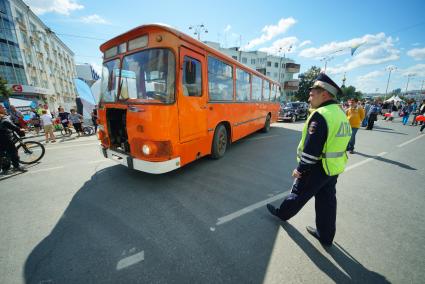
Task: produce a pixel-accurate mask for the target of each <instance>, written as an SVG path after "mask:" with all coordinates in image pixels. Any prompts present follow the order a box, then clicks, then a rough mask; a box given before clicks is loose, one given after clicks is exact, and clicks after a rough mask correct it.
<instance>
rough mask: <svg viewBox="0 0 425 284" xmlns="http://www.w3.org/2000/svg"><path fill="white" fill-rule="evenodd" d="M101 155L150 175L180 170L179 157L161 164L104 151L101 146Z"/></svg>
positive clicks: (108, 150) (109, 150)
mask: <svg viewBox="0 0 425 284" xmlns="http://www.w3.org/2000/svg"><path fill="white" fill-rule="evenodd" d="M101 150H102V154H103V156H104V157H105V158H109V159H111V160H113V161H115V162H117V163H120V164H122V165H124V166H126V167H127V168H129V169H134V170H138V171H142V172H145V173H150V174H163V173H167V172H171V171H173V170H175V169H178V168H180V157H177V158H174V159H171V160H168V161H163V162H149V161H143V160H139V159H134V158H133V157H131V156H129V155H127V154H124V153H120V152H117V151H114V150H111V149H106V148H103V147H102V146H101Z"/></svg>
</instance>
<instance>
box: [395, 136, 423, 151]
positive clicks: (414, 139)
mask: <svg viewBox="0 0 425 284" xmlns="http://www.w3.org/2000/svg"><path fill="white" fill-rule="evenodd" d="M424 136H425V135H420V136H418V137H415V138H413V139H410V140H409V141H406V142H404V143H401V144H400V145H397V147H399V148H400V147H403V146H406V145H407V144H410V143H412V142H413V141H416V140H418V139H420V138H422V137H424Z"/></svg>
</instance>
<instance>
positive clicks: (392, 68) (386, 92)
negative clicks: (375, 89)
mask: <svg viewBox="0 0 425 284" xmlns="http://www.w3.org/2000/svg"><path fill="white" fill-rule="evenodd" d="M396 69H397V67H395V66H388V67H387V70H388V71H389V74H388V81H387V89H386V90H385V96H384V101H386V100H387V94H388V85H389V84H390V78H391V72H392V71H394V70H396Z"/></svg>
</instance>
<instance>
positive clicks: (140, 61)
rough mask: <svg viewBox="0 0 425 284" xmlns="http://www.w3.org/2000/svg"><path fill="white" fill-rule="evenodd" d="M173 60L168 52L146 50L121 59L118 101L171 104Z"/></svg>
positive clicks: (173, 84)
mask: <svg viewBox="0 0 425 284" xmlns="http://www.w3.org/2000/svg"><path fill="white" fill-rule="evenodd" d="M175 66H176V63H175V58H174V54H173V53H172V52H171V51H169V50H168V49H161V48H156V49H149V50H143V51H140V52H136V53H133V54H130V55H127V56H126V57H124V60H123V64H122V70H121V94H120V99H121V100H125V99H128V98H134V99H141V100H146V101H145V102H147V103H150V102H153V103H173V102H174V89H175V69H176V68H175Z"/></svg>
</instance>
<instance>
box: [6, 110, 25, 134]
mask: <svg viewBox="0 0 425 284" xmlns="http://www.w3.org/2000/svg"><path fill="white" fill-rule="evenodd" d="M9 115H10V119H11V120H12V122H13V123H14V124H16V125H18V126H19V127H20V128H25V126H26V123H25V121H24V115H23V114H22V112H20V111H19V110H17V109H16V107H15V106H14V105H10V110H9Z"/></svg>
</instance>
